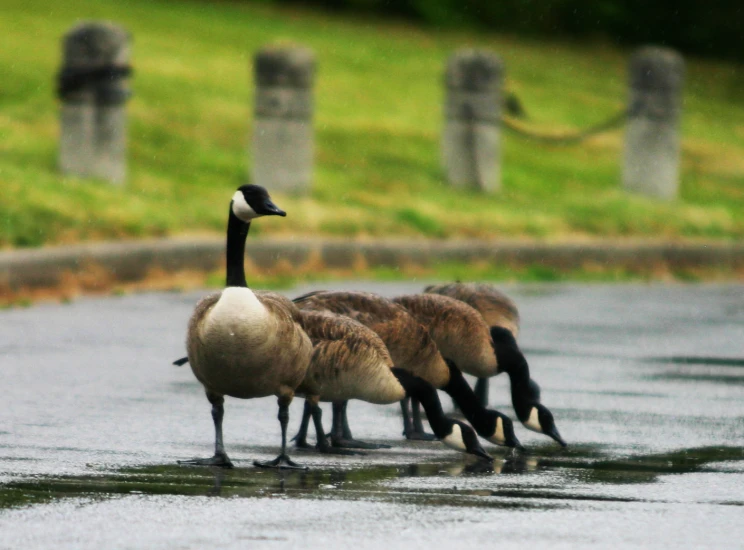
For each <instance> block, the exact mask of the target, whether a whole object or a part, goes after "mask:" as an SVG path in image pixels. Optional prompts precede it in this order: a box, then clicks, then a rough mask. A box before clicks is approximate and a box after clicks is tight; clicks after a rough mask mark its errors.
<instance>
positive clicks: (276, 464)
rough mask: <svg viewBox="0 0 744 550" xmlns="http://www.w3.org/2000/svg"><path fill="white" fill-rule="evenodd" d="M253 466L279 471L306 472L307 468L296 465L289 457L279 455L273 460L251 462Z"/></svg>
mask: <svg viewBox="0 0 744 550" xmlns="http://www.w3.org/2000/svg"><path fill="white" fill-rule="evenodd" d="M253 465H254V466H258V467H259V468H280V469H286V470H307V469H308V468H307V466H303V465H302V464H297V463H296V462H294V461H293V460H291V459H290V458H289V456H287V455H285V454H280V455H279V456H278V457H276V458H275V459H274V460H267V461H264V462H262V461H259V460H254V461H253Z"/></svg>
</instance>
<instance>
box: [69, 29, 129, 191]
mask: <svg viewBox="0 0 744 550" xmlns="http://www.w3.org/2000/svg"><path fill="white" fill-rule="evenodd" d="M128 61H129V34H128V33H127V32H126V31H125V30H124V29H122V28H121V27H118V26H116V25H114V24H112V23H107V22H87V23H81V24H79V25H77V26H75V27H74V28H73V29H72V30H70V31H69V32H68V33H67V35H65V38H64V60H63V66H62V69H61V70H60V73H59V82H58V89H57V91H58V94H59V97H60V99H61V100H62V112H61V126H62V128H61V136H60V151H59V165H60V169H61V170H62V172H63V173H65V174H72V175H76V176H82V177H97V178H101V179H104V180H107V181H110V182H112V183H116V184H121V183H124V180H125V179H126V158H125V153H126V112H125V109H124V103H125V101H126V99H127V98H128V97H129V90H128V87H127V81H126V79H127V77H128V76H129V74H130V72H131V68H130V66H129V64H128Z"/></svg>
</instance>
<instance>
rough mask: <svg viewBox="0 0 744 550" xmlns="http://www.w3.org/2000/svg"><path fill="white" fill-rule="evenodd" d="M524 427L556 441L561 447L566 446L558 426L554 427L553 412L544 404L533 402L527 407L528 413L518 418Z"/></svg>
mask: <svg viewBox="0 0 744 550" xmlns="http://www.w3.org/2000/svg"><path fill="white" fill-rule="evenodd" d="M519 420H520V421H521V422H522V424H523V425H524V427H525V428H527V429H528V430H532V431H533V432H537V433H541V434H545V435H547V436H548V437H551V438H553V439H554V440H555V441H557V442H558V443H559V444H560V445H561V447H568V443H566V442H565V441H564V440H563V438H562V437H561V434H560V433H558V428H556V427H555V421H554V420H553V413H551V412H550V411H549V410H548V408H547V407H546V406H545V405H542V404H540V403H533V404H532V405H531V406H530V408H529V413H528V414H527V415H524V416H522V417H520V418H519Z"/></svg>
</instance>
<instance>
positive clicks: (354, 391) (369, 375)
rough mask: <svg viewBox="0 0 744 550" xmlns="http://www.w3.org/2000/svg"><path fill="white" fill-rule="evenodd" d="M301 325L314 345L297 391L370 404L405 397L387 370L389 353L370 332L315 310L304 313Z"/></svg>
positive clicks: (344, 318)
mask: <svg viewBox="0 0 744 550" xmlns="http://www.w3.org/2000/svg"><path fill="white" fill-rule="evenodd" d="M300 324H301V326H302V327H303V329H304V330H305V332H307V334H308V336H309V337H310V340H311V342H312V343H313V356H312V359H311V361H310V367H309V368H308V372H307V375H306V377H305V381H304V382H303V383H302V384H301V385H300V389H299V391H300V392H303V393H305V394H306V395H318V396H320V398H321V399H323V400H326V401H337V400H344V399H362V400H364V401H369V402H371V403H392V402H394V401H398V400H400V399H402V398H403V397H404V396H405V391H404V390H403V387H402V386H401V385H400V383H399V382H398V380H397V379H396V378H395V376H393V374H392V372H391V371H390V369H391V368H392V367H393V360H392V358H391V357H390V353H389V352H388V350H387V348H386V347H385V344H384V343H383V342H382V340H381V339H380V337H379V336H377V334H375V333H374V332H373V331H372V330H371V329H369V328H367V327H365V326H364V325H362V324H361V323H358V322H356V321H354V320H352V319H350V318H348V317H344V316H341V315H336V314H333V313H329V312H317V311H303V312H302V313H301V323H300Z"/></svg>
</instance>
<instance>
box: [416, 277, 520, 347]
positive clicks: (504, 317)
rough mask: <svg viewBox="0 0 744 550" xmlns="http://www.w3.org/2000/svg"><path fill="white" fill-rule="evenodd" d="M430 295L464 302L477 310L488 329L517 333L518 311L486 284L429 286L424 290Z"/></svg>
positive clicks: (505, 297)
mask: <svg viewBox="0 0 744 550" xmlns="http://www.w3.org/2000/svg"><path fill="white" fill-rule="evenodd" d="M424 292H426V293H430V294H441V295H443V296H449V297H450V298H455V299H457V300H460V301H462V302H465V303H466V304H468V305H469V306H470V307H472V308H473V309H475V310H477V311H478V312H479V313H480V314H481V315H482V316H483V319H484V320H485V321H486V324H487V325H488V326H489V327H493V326H498V327H503V328H505V329H507V330H509V331H511V332H512V334H514V337H515V338H516V337H517V335H518V333H519V310H518V309H517V306H516V305H515V304H514V302H513V301H512V300H511V299H510V298H509V297H508V296H506V295H505V294H503V293H502V292H500V291H499V290H497V289H496V288H495V287H494V286H493V285H490V284H488V283H448V284H440V285H430V286H428V287H426V288H425V289H424Z"/></svg>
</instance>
